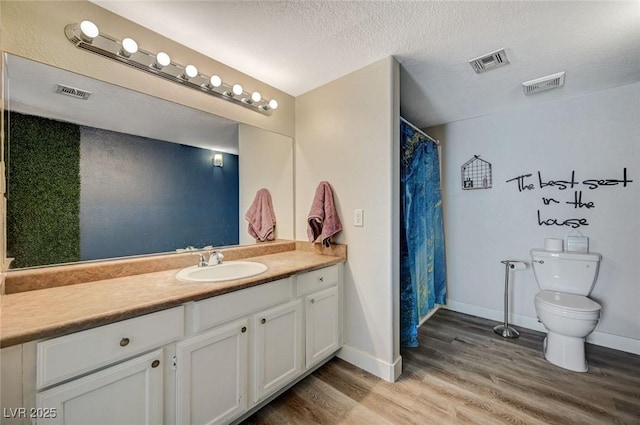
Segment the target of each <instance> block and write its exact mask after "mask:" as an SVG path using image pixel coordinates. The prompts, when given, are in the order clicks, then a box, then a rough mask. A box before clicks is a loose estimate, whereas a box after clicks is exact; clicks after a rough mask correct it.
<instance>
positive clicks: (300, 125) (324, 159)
mask: <svg viewBox="0 0 640 425" xmlns="http://www.w3.org/2000/svg"><path fill="white" fill-rule="evenodd" d="M398 71H399V70H398V64H397V62H395V60H393V59H392V58H386V59H383V60H381V61H379V62H376V63H374V64H372V65H369V66H367V67H365V68H363V69H361V70H359V71H356V72H354V73H352V74H349V75H347V76H345V77H342V78H340V79H338V80H336V81H333V82H331V83H329V84H327V85H325V86H322V87H320V88H317V89H315V90H312V91H311V92H308V93H306V94H304V95H302V96H300V97H298V98H296V146H295V169H296V176H295V184H296V188H295V194H296V197H295V199H296V202H295V205H296V208H295V211H296V213H295V216H296V238H297V239H298V240H305V238H306V235H307V223H306V217H307V215H308V213H309V208H310V207H311V202H312V199H313V196H314V193H315V189H316V187H317V185H318V183H319V182H320V181H322V180H327V181H329V182H330V183H331V185H332V186H333V189H334V195H335V201H336V205H337V208H338V211H339V214H340V217H341V219H342V224H343V231H342V232H341V233H340V234H339V235H338V237H337V238H336V239H335V241H336V242H338V243H344V244H347V245H348V262H347V264H346V266H345V286H344V296H345V315H344V332H345V345H346V346H345V348H344V349H343V350H342V351H341V353H340V356H341V357H342V358H344V359H345V360H347V361H349V362H351V363H354V364H356V365H357V366H359V367H361V368H363V369H365V370H368V371H370V372H372V373H374V374H376V375H378V376H380V377H382V378H384V379H387V380H389V381H393V380H394V379H395V378H396V377H397V376H398V374H399V371H400V368H401V362H400V356H399V350H398V348H397V343H396V342H395V339H397V337H398V334H397V311H396V309H395V304H397V303H395V304H394V295H395V294H397V292H398V289H397V282H398V279H397V278H395V275H394V267H393V263H394V260H393V258H394V256H396V255H397V251H398V246H397V243H394V242H393V236H394V235H393V228H394V227H393V219H394V217H395V215H394V214H395V213H396V210H397V208H395V203H394V201H393V197H394V193H393V192H394V190H395V186H394V182H395V181H396V179H394V171H395V165H394V161H397V156H394V146H395V147H397V139H398V137H399V136H398V133H399V130H398V105H399V98H398V90H397V89H398V74H399V73H398ZM356 208H362V209H364V227H354V226H353V225H352V221H353V218H352V217H353V210H354V209H356Z"/></svg>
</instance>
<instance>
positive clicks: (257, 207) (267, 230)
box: [244, 189, 276, 242]
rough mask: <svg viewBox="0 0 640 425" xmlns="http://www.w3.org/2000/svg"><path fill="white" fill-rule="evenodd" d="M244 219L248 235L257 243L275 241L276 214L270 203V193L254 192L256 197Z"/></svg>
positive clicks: (262, 190)
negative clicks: (247, 223) (247, 224)
mask: <svg viewBox="0 0 640 425" xmlns="http://www.w3.org/2000/svg"><path fill="white" fill-rule="evenodd" d="M244 218H245V220H247V221H248V222H249V228H248V231H249V234H250V235H251V236H252V237H254V238H255V239H256V240H257V241H260V242H264V241H272V240H274V239H275V231H274V230H275V227H276V214H275V212H274V211H273V204H272V203H271V193H269V191H268V190H267V189H260V190H259V191H257V192H256V197H255V198H254V199H253V203H252V204H251V206H250V207H249V209H248V210H247V213H246V214H245V215H244Z"/></svg>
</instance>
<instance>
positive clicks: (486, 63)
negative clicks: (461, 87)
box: [469, 49, 509, 74]
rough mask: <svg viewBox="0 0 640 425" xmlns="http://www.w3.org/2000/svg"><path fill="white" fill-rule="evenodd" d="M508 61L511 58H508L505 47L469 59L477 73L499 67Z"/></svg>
mask: <svg viewBox="0 0 640 425" xmlns="http://www.w3.org/2000/svg"><path fill="white" fill-rule="evenodd" d="M508 63H509V59H508V58H507V54H506V53H505V51H504V49H500V50H496V51H495V52H491V53H487V54H486V55H482V56H480V57H478V58H475V59H471V60H470V61H469V65H471V67H472V68H473V70H474V71H475V72H476V74H480V73H482V72H486V71H490V70H492V69H494V68H498V67H500V66H503V65H506V64H508Z"/></svg>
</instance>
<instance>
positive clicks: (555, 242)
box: [544, 238, 564, 252]
mask: <svg viewBox="0 0 640 425" xmlns="http://www.w3.org/2000/svg"><path fill="white" fill-rule="evenodd" d="M563 245H564V241H563V240H562V239H556V238H546V239H545V240H544V249H546V250H547V251H557V252H562V250H563V248H564V246H563Z"/></svg>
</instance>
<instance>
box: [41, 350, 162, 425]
mask: <svg viewBox="0 0 640 425" xmlns="http://www.w3.org/2000/svg"><path fill="white" fill-rule="evenodd" d="M161 364H162V350H157V351H154V352H151V353H149V354H146V355H143V356H139V357H136V358H134V359H133V360H129V361H125V362H123V363H120V364H118V365H116V366H112V367H109V368H107V369H104V370H101V371H99V372H96V373H92V374H90V375H88V376H85V377H83V378H80V379H76V380H74V381H71V382H68V383H66V384H62V385H59V386H57V387H54V388H52V389H49V390H46V391H43V392H41V393H38V395H37V396H36V405H37V407H36V409H35V411H33V412H32V413H33V414H32V417H36V416H37V417H38V419H37V421H38V422H37V423H38V424H51V425H54V424H55V425H63V424H64V425H71V424H78V425H80V424H92V425H113V424H131V425H135V424H140V425H142V424H144V425H157V424H161V423H162V415H163V403H162V399H163V396H164V394H163V385H162V383H163V379H162V375H163V372H162V370H163V368H162V367H160V366H161Z"/></svg>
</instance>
